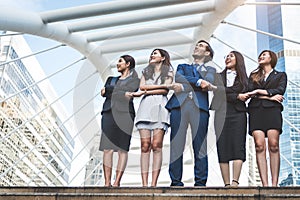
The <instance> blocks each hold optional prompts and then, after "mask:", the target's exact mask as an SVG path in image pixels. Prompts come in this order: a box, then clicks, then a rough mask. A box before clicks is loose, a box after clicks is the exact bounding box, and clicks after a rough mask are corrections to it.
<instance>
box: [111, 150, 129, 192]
mask: <svg viewBox="0 0 300 200" xmlns="http://www.w3.org/2000/svg"><path fill="white" fill-rule="evenodd" d="M118 155H119V158H118V165H117V170H116V180H115V182H114V184H113V186H114V187H119V186H120V182H121V178H122V176H123V173H124V171H125V168H126V165H127V160H128V152H126V151H120V150H119V151H118Z"/></svg>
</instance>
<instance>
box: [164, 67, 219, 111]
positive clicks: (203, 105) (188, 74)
mask: <svg viewBox="0 0 300 200" xmlns="http://www.w3.org/2000/svg"><path fill="white" fill-rule="evenodd" d="M215 74H216V69H215V68H214V67H212V66H209V65H208V63H206V64H205V71H201V74H200V73H199V72H198V71H197V70H196V68H195V67H194V66H193V65H190V64H180V65H178V67H177V71H176V74H175V82H176V83H181V84H182V85H183V88H184V90H183V91H182V92H178V93H174V94H173V95H172V97H171V98H170V100H169V101H168V103H167V105H166V108H167V109H168V110H171V109H174V108H179V107H180V106H181V105H182V104H183V103H184V101H185V100H186V98H189V97H188V96H189V93H190V92H192V94H193V101H194V103H195V105H196V106H197V107H198V108H199V109H201V110H204V111H208V109H209V103H208V92H207V91H203V90H202V89H201V87H199V86H196V83H197V81H198V80H199V79H203V80H206V81H208V82H210V83H213V82H214V77H215Z"/></svg>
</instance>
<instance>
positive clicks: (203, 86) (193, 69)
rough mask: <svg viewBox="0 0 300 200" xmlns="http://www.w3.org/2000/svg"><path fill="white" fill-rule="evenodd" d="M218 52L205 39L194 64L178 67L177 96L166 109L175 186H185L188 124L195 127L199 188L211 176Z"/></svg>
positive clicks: (200, 45) (201, 41) (196, 173)
mask: <svg viewBox="0 0 300 200" xmlns="http://www.w3.org/2000/svg"><path fill="white" fill-rule="evenodd" d="M213 55H214V52H213V49H212V48H211V46H210V44H209V43H208V42H206V41H205V40H200V41H199V42H197V44H196V46H195V49H194V52H193V55H192V56H193V58H194V62H193V63H192V64H180V65H178V67H177V71H176V75H175V83H174V84H172V86H171V89H173V90H174V94H173V95H172V97H171V98H170V100H169V101H168V103H167V105H166V108H167V109H168V110H169V111H170V112H171V118H170V120H171V141H170V164H169V174H170V178H171V181H172V182H171V186H183V185H184V184H183V182H182V180H181V179H182V170H183V163H182V160H183V151H184V146H185V141H186V134H187V129H188V125H190V127H191V133H192V139H193V143H192V144H193V151H194V180H195V184H194V185H195V186H205V185H206V181H207V174H208V161H207V138H206V136H207V129H208V118H209V112H208V109H209V102H208V90H211V88H212V85H211V84H210V83H213V82H214V76H215V73H216V69H215V68H214V67H212V66H213V63H212V62H211V60H212V58H213Z"/></svg>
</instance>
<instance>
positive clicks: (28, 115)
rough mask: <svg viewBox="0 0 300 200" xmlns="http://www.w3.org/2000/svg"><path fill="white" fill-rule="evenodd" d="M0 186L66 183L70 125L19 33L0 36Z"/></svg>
mask: <svg viewBox="0 0 300 200" xmlns="http://www.w3.org/2000/svg"><path fill="white" fill-rule="evenodd" d="M0 50H1V51H0V100H1V103H0V134H1V137H0V177H1V178H0V185H1V186H49V185H52V186H58V185H67V184H68V181H69V176H70V168H71V162H72V157H73V150H74V140H73V138H72V134H71V133H72V127H71V126H70V124H69V123H65V122H64V120H65V119H66V114H65V112H64V111H63V110H64V107H63V106H62V104H61V103H59V101H57V103H55V104H53V101H54V99H56V98H57V97H56V94H55V92H54V90H53V89H52V87H51V84H50V82H49V81H48V80H46V81H43V82H40V83H39V84H35V83H36V82H37V81H39V80H41V79H42V78H43V77H45V75H44V73H43V71H42V69H41V67H40V65H39V63H38V61H37V60H36V59H35V57H34V56H31V57H29V58H26V59H19V58H21V57H23V56H27V55H30V54H32V52H31V50H30V48H29V47H28V45H27V43H26V41H25V39H24V38H23V36H21V35H17V36H2V37H0Z"/></svg>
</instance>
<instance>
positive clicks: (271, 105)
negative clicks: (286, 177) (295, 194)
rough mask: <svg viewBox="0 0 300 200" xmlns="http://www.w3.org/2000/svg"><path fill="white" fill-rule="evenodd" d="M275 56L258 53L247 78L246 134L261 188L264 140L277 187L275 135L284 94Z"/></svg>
mask: <svg viewBox="0 0 300 200" xmlns="http://www.w3.org/2000/svg"><path fill="white" fill-rule="evenodd" d="M276 63H277V56H276V54H275V53H274V52H272V51H270V50H264V51H262V52H261V53H260V54H259V56H258V64H259V66H258V68H257V69H256V70H254V71H253V72H252V73H251V74H250V77H249V91H250V92H248V93H247V94H248V95H249V96H250V97H251V100H250V102H249V104H248V109H249V134H250V135H252V136H253V138H254V142H255V149H256V162H257V166H258V170H259V174H260V178H261V181H262V185H263V186H268V170H267V169H268V167H267V160H266V140H265V138H266V137H267V138H268V151H269V155H270V169H271V176H272V186H277V184H278V176H279V168H280V153H279V135H280V134H281V133H282V115H281V112H282V110H283V106H282V104H281V102H282V101H283V99H284V97H283V95H284V93H285V90H286V85H287V75H286V73H285V72H278V71H276V70H275V69H274V68H275V66H276Z"/></svg>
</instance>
